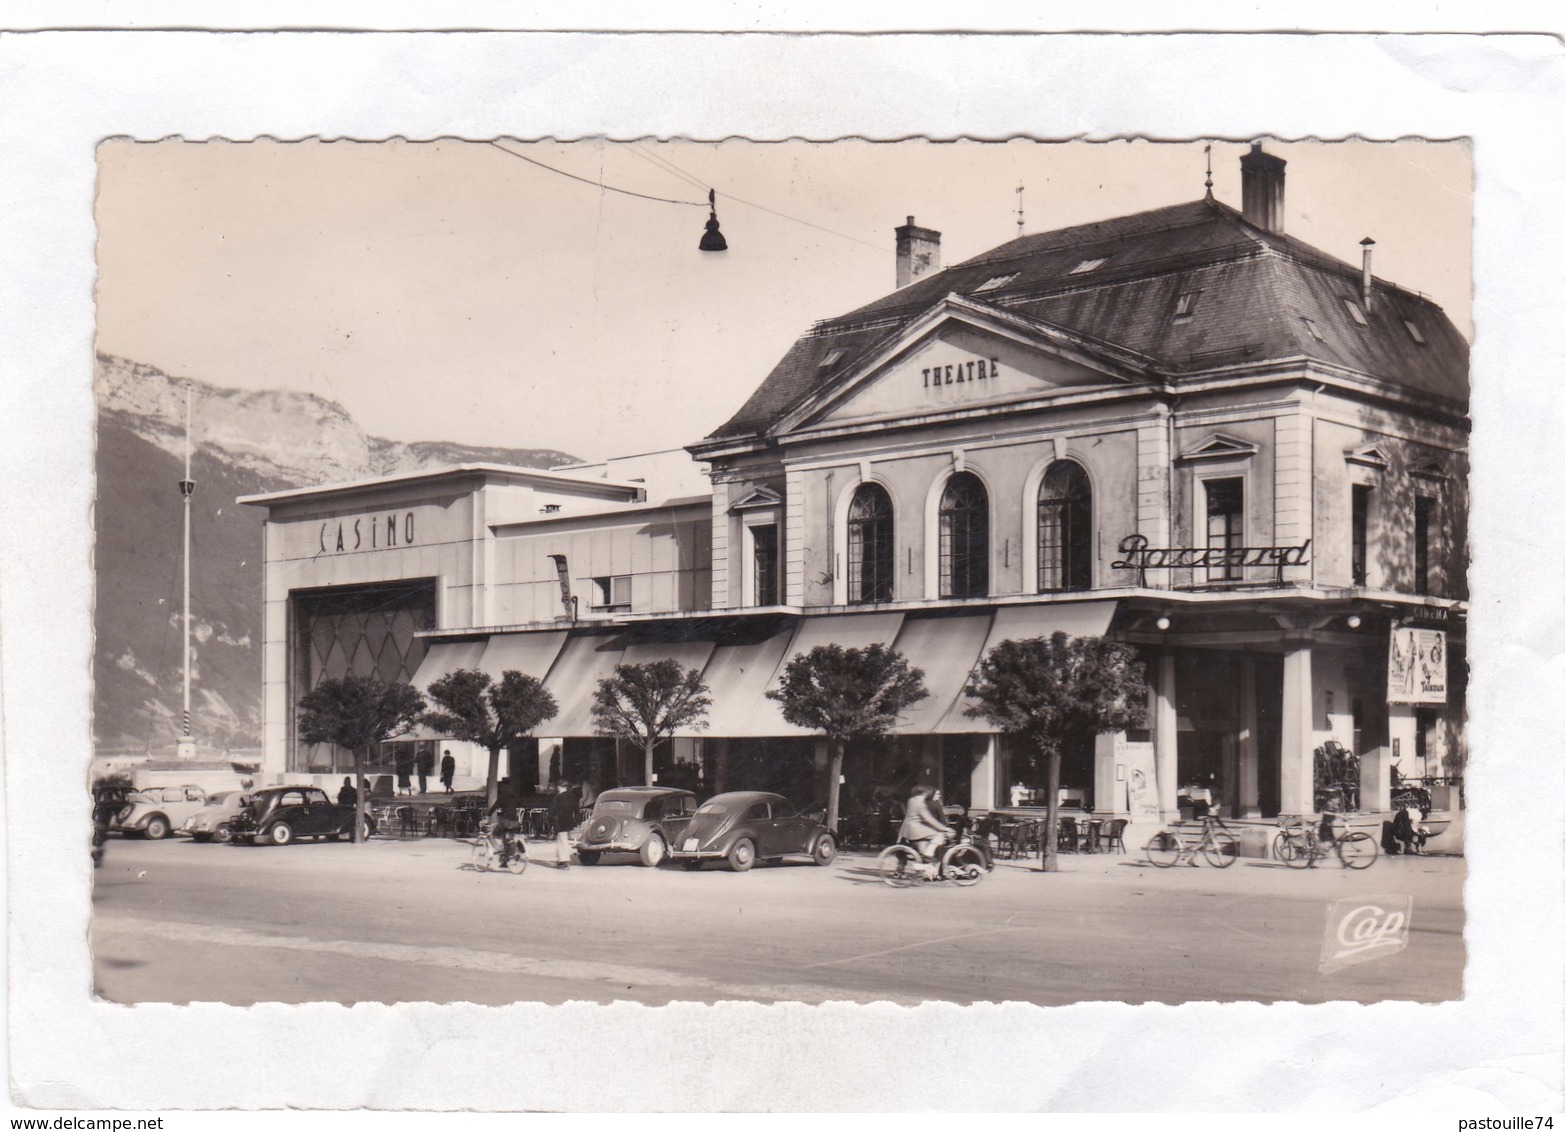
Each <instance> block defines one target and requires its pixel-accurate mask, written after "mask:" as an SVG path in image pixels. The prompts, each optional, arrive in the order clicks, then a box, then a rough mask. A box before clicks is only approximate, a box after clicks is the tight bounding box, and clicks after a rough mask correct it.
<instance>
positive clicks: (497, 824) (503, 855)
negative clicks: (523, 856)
mask: <svg viewBox="0 0 1565 1132" xmlns="http://www.w3.org/2000/svg"><path fill="white" fill-rule="evenodd" d="M489 823H490V825H489V831H490V833H491V834H493V835H494V837H495V839H496V840H497V841H499V842H500V863H501V864H502V865H504V864H505V863H506V862H507V861H509V860H510V859H511V856H512V855H513V854H516V853H526V852H527V846H526V844H525V843H524V842H521V841H518V840H517V839H516V835H517V834H518V833H520V832H521V829H522V823H521V822H519V821H517V820H516V810H515V809H514V808H512V807H509V806H507V805H506V804H505V800H504V799H502V798H496V799H495V804H494V805H492V806H490V807H489Z"/></svg>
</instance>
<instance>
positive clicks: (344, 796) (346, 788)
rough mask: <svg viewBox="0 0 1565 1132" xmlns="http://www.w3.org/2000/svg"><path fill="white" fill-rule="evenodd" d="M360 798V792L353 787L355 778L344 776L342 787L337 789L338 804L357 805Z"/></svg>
mask: <svg viewBox="0 0 1565 1132" xmlns="http://www.w3.org/2000/svg"><path fill="white" fill-rule="evenodd" d="M358 800H359V792H358V791H357V790H355V789H354V788H353V779H352V778H351V777H344V778H343V780H342V789H341V790H339V791H337V805H339V806H352V805H356V804H357V803H358Z"/></svg>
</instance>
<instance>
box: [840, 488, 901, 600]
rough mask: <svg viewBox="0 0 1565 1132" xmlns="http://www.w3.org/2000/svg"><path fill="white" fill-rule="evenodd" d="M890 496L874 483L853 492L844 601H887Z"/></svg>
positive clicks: (890, 534)
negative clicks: (846, 591)
mask: <svg viewBox="0 0 1565 1132" xmlns="http://www.w3.org/2000/svg"><path fill="white" fill-rule="evenodd" d="M892 533H893V531H892V516H891V496H889V495H887V494H886V489H885V488H883V487H881V486H880V485H879V484H878V483H867V484H864V485H863V486H861V487H860V488H859V489H858V491H856V492H854V493H853V505H852V506H851V507H849V508H848V601H849V602H852V603H854V604H863V603H866V602H876V601H890V600H891V575H892V568H893V565H894V562H893V556H892V543H891V539H892Z"/></svg>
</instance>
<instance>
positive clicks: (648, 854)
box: [641, 833, 668, 869]
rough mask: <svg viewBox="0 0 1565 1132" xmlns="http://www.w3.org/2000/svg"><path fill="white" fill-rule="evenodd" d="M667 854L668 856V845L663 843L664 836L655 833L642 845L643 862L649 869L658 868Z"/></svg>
mask: <svg viewBox="0 0 1565 1132" xmlns="http://www.w3.org/2000/svg"><path fill="white" fill-rule="evenodd" d="M666 856H668V846H667V845H665V844H663V838H661V837H660V836H658V835H657V834H655V833H654V834H652V835H651V836H650V837H648V838H647V840H646V841H645V842H644V843H643V844H642V846H641V863H642V864H643V865H645V866H647V868H649V869H655V868H657V867H658V865H659V864H660V863H662V860H663V858H664V857H666Z"/></svg>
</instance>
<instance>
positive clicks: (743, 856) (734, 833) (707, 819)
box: [668, 790, 837, 873]
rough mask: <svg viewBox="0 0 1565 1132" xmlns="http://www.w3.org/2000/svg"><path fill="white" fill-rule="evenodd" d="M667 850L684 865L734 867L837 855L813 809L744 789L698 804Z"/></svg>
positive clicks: (828, 859) (825, 860)
mask: <svg viewBox="0 0 1565 1132" xmlns="http://www.w3.org/2000/svg"><path fill="white" fill-rule="evenodd" d="M668 855H669V856H670V857H672V858H673V859H674V860H677V861H678V862H679V863H680V864H681V865H683V866H684V867H685V868H687V869H699V868H700V867H701V865H702V864H703V863H704V862H706V861H727V862H728V867H729V868H731V869H733V870H734V872H736V873H742V872H747V871H748V870H749V869H750V867H751V866H752V865H754V864H755V862H756V861H775V860H780V859H781V858H783V857H809V858H810V859H811V860H813V861H814V862H815V863H816V864H817V865H829V864H831V863H832V861H833V860H835V859H836V856H837V839H836V838H835V837H833V836H832V835H831V831H830V830H829V829H827V828H826V827H825V826H824V825H823V824H821V821H820V819H819V818H818V817H816V816H815V815H814V813H813V812H811V813H807V814H801V813H799V812H798V811H797V810H795V809H794V807H793V804H792V803H791V802H789V801H788V799H786V798H784V797H783V796H782V795H781V794H767V793H762V792H760V791H756V790H744V791H735V792H733V793H729V794H719V795H717V797H715V798H713V799H711V800H710V801H708V802H707V803H706V804H705V805H704V806H702V807H701V808H700V809H698V810H697V811H696V814H695V817H693V818H691V819H690V822H689V824H688V825H686V826H685V828H684V830H683V831H682V832H681V833H680V834H679V836H678V837H677V838H676V839H675V840H674V841H672V842H671V843H670V844H669V847H668Z"/></svg>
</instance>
